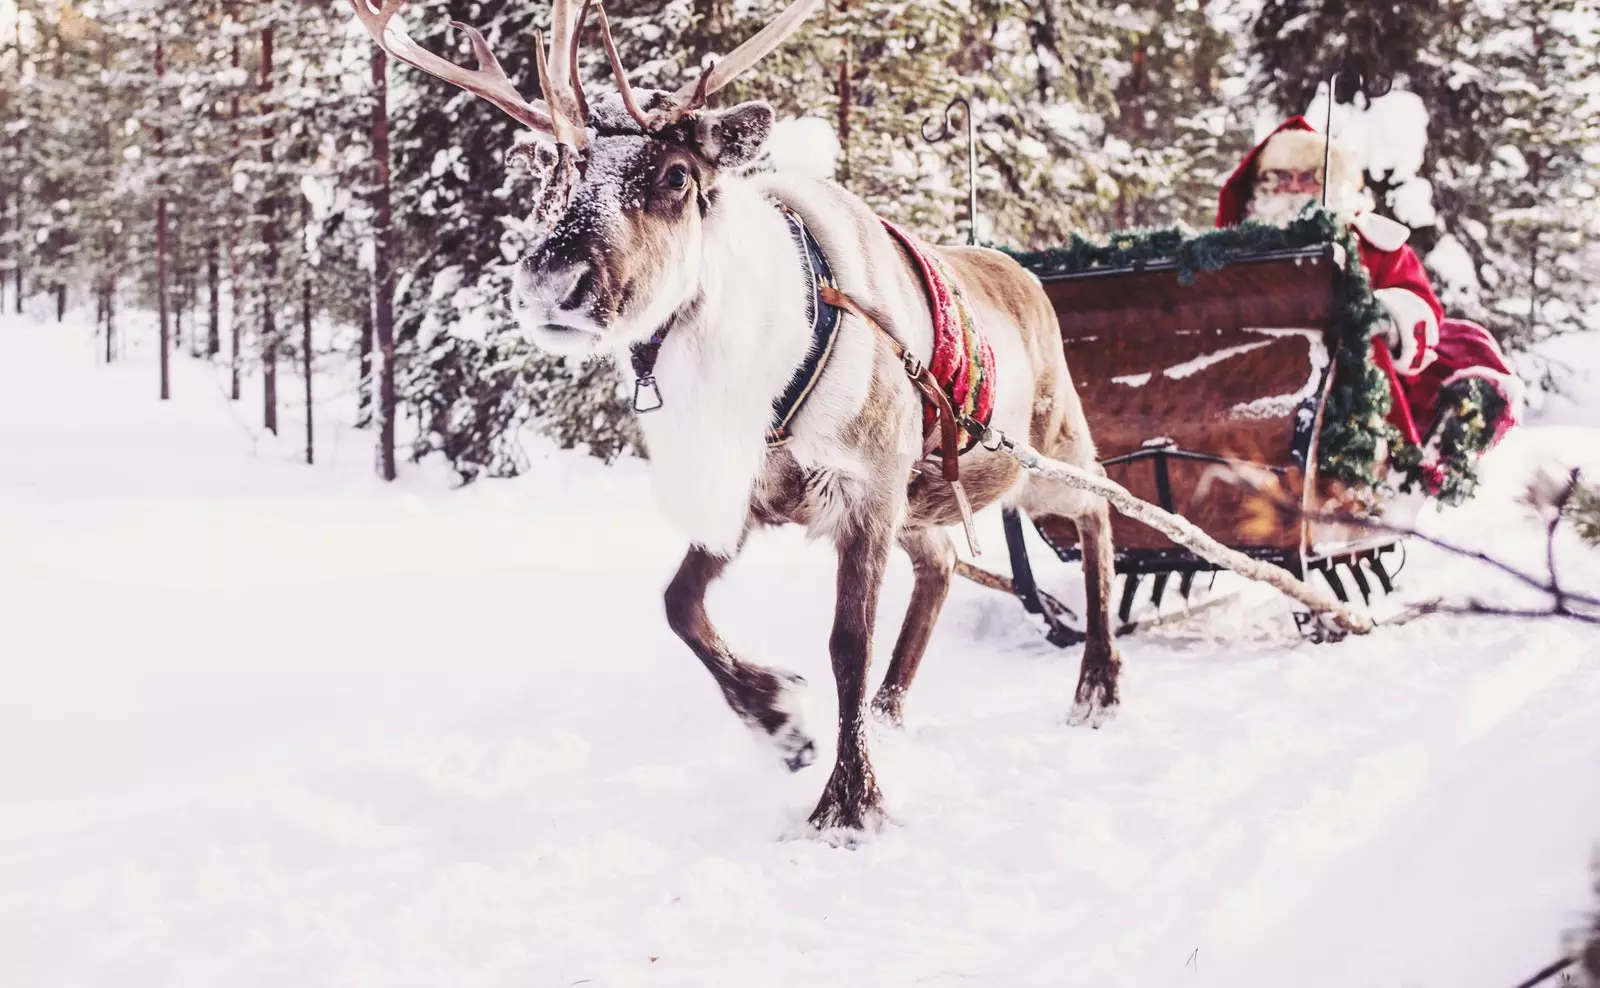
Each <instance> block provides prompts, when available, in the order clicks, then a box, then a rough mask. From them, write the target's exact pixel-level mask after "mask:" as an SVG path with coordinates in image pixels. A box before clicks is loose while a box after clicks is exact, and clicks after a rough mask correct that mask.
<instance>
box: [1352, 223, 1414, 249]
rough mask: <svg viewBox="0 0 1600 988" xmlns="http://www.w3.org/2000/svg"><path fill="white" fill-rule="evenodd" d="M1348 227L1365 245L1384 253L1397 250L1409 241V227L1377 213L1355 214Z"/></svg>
mask: <svg viewBox="0 0 1600 988" xmlns="http://www.w3.org/2000/svg"><path fill="white" fill-rule="evenodd" d="M1350 225H1351V226H1353V227H1355V228H1356V232H1357V233H1359V234H1361V236H1362V238H1363V239H1364V240H1366V242H1367V243H1369V244H1371V245H1372V246H1374V247H1376V248H1378V249H1379V250H1381V251H1384V252H1386V253H1387V252H1388V251H1391V250H1399V249H1400V248H1402V247H1404V246H1405V245H1406V241H1407V240H1410V239H1411V228H1410V227H1409V226H1406V225H1405V224H1404V223H1399V222H1396V221H1395V220H1391V219H1390V218H1389V217H1387V216H1379V215H1378V214H1377V213H1357V214H1356V215H1355V216H1353V217H1351V218H1350Z"/></svg>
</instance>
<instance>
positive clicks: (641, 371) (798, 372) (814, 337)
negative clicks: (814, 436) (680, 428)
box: [629, 202, 843, 447]
mask: <svg viewBox="0 0 1600 988" xmlns="http://www.w3.org/2000/svg"><path fill="white" fill-rule="evenodd" d="M773 205H775V206H777V207H778V210H779V212H781V213H783V218H784V219H785V220H786V221H787V222H788V224H789V235H790V236H791V237H792V238H794V243H795V247H796V248H797V249H798V250H799V251H800V253H801V255H802V256H804V257H805V259H806V276H807V282H806V284H807V287H806V321H807V322H809V323H811V346H809V347H807V348H806V356H805V359H804V360H802V361H800V366H799V367H797V368H795V372H794V376H793V377H791V378H790V379H789V386H788V387H786V388H784V389H783V394H781V395H779V396H778V397H777V398H776V399H774V401H773V402H772V420H771V422H769V423H768V425H767V445H768V446H769V447H778V446H782V445H783V444H785V443H787V442H788V441H789V440H790V439H791V438H792V433H791V432H790V431H789V427H790V425H792V424H793V422H794V418H795V416H796V415H798V414H800V409H801V408H802V407H804V406H805V403H806V399H807V398H810V397H811V392H812V391H813V390H815V389H816V386H817V382H818V381H820V380H822V371H823V369H824V368H825V367H826V366H827V364H828V358H829V357H831V356H833V345H834V343H835V342H837V340H838V339H839V326H840V324H841V323H842V322H843V320H842V319H841V318H840V317H839V307H838V306H836V305H831V304H829V303H828V302H826V301H824V300H823V297H822V293H823V291H824V290H825V289H832V290H837V289H838V285H837V283H835V281H834V280H833V268H832V267H830V266H829V265H828V258H827V255H825V254H823V252H822V245H821V244H819V243H817V238H816V237H814V236H812V235H811V231H810V230H809V229H807V228H806V224H805V221H804V220H802V219H801V218H800V214H798V213H796V212H795V211H794V210H793V209H790V208H789V207H788V206H787V205H785V204H783V203H781V202H779V203H774V204H773ZM676 322H677V320H676V319H669V320H668V321H667V322H666V324H665V325H663V326H662V327H661V328H660V329H658V330H656V331H655V332H654V333H652V334H651V335H650V338H649V339H648V340H646V341H645V342H643V343H635V344H634V345H633V346H632V347H631V348H630V352H629V355H630V358H631V361H632V363H633V373H634V377H635V380H634V384H633V410H634V411H635V412H640V413H643V412H653V411H655V410H656V409H658V408H660V407H661V404H662V398H661V386H660V385H659V384H657V383H656V375H655V368H656V360H657V359H658V358H659V357H660V356H661V345H662V344H663V343H665V342H666V341H667V335H668V334H669V333H670V332H671V330H672V327H673V325H674V324H675V323H676ZM647 391H648V392H649V402H648V403H646V400H645V399H646V392H647Z"/></svg>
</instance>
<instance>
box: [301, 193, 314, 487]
mask: <svg viewBox="0 0 1600 988" xmlns="http://www.w3.org/2000/svg"><path fill="white" fill-rule="evenodd" d="M310 221H311V220H310V205H309V204H308V203H307V202H306V201H305V200H304V199H302V200H300V224H301V226H302V227H304V226H305V225H306V224H307V223H309V222H310ZM300 263H301V270H300V368H301V372H302V376H303V377H304V378H305V384H306V463H307V464H308V465H309V464H313V463H315V462H317V457H316V448H317V445H316V430H315V428H314V427H313V424H312V401H311V269H310V266H309V265H307V264H306V262H305V259H304V258H302V259H301V262H300Z"/></svg>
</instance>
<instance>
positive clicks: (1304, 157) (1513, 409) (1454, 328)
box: [1217, 117, 1522, 444]
mask: <svg viewBox="0 0 1600 988" xmlns="http://www.w3.org/2000/svg"><path fill="white" fill-rule="evenodd" d="M1324 156H1326V165H1327V175H1326V177H1324V175H1323V167H1324ZM1324 186H1326V202H1327V208H1328V209H1329V211H1331V212H1332V213H1333V215H1334V217H1335V218H1336V219H1337V220H1338V221H1339V222H1341V223H1343V224H1345V225H1347V226H1349V227H1350V228H1351V229H1353V230H1354V231H1355V233H1356V235H1357V238H1358V240H1359V243H1360V250H1361V263H1362V266H1363V267H1365V268H1366V270H1367V275H1368V277H1369V278H1370V279H1371V282H1372V292H1373V295H1374V296H1375V297H1376V298H1377V301H1378V303H1379V305H1380V306H1382V309H1383V312H1384V315H1385V317H1386V319H1385V325H1384V327H1383V329H1382V331H1381V332H1380V334H1379V336H1377V337H1375V339H1374V346H1373V356H1374V359H1375V360H1376V361H1377V363H1378V365H1379V366H1380V367H1382V368H1383V370H1384V372H1385V373H1386V374H1387V375H1388V377H1389V380H1390V383H1391V385H1392V386H1393V390H1394V394H1395V398H1396V401H1395V403H1394V405H1395V409H1394V415H1393V422H1394V424H1395V426H1396V427H1397V428H1399V430H1400V432H1401V434H1402V435H1403V436H1404V437H1405V438H1406V440H1407V441H1409V442H1411V443H1413V444H1420V443H1421V441H1422V438H1423V437H1422V436H1419V434H1418V428H1417V426H1418V424H1421V425H1422V427H1423V429H1424V430H1427V431H1432V426H1433V425H1434V423H1435V421H1436V419H1437V412H1438V406H1439V396H1440V390H1441V389H1442V388H1444V387H1445V386H1447V385H1450V384H1454V383H1456V382H1457V381H1460V380H1461V379H1463V378H1466V377H1481V378H1484V379H1485V380H1487V381H1489V382H1490V383H1491V384H1492V385H1493V386H1494V388H1495V389H1496V390H1497V391H1498V392H1499V393H1500V394H1501V396H1502V397H1504V398H1505V399H1506V404H1507V413H1506V414H1505V415H1504V416H1502V417H1501V421H1499V422H1497V423H1495V439H1496V440H1498V439H1499V437H1500V435H1501V434H1503V433H1504V431H1505V430H1506V429H1508V428H1510V426H1511V425H1512V424H1514V423H1515V421H1516V420H1517V418H1518V417H1519V415H1520V408H1521V401H1522V382H1521V381H1520V380H1518V379H1517V377H1516V376H1515V375H1514V374H1512V373H1511V370H1510V368H1509V367H1508V366H1507V364H1506V360H1505V356H1504V355H1503V354H1502V353H1501V352H1500V347H1499V345H1498V344H1496V343H1495V341H1494V338H1493V337H1492V336H1490V335H1489V333H1488V331H1487V330H1485V329H1484V328H1483V327H1481V326H1478V325H1477V324H1475V323H1470V322H1465V321H1462V320H1453V319H1446V318H1445V316H1444V308H1443V307H1442V306H1441V305H1440V304H1439V299H1438V297H1437V296H1435V295H1434V293H1433V288H1432V287H1431V286H1430V285H1429V284H1428V275H1427V272H1426V271H1425V270H1423V267H1422V261H1421V260H1419V259H1418V257H1417V254H1416V252H1415V251H1413V250H1412V249H1411V248H1410V247H1409V246H1407V244H1406V241H1407V240H1408V239H1410V236H1411V230H1410V229H1409V228H1408V227H1406V226H1405V225H1404V224H1401V223H1397V222H1396V221H1394V220H1392V219H1389V218H1388V217H1386V216H1379V215H1378V214H1377V213H1373V212H1370V211H1369V210H1368V206H1369V205H1370V203H1369V201H1368V198H1367V194H1366V192H1365V190H1364V188H1363V182H1362V168H1361V163H1360V161H1359V159H1358V158H1357V156H1356V154H1355V153H1354V151H1353V150H1352V149H1351V148H1350V147H1348V146H1346V145H1344V144H1343V143H1342V142H1340V141H1337V140H1335V141H1334V142H1333V143H1332V146H1331V147H1330V146H1329V144H1328V142H1327V141H1326V140H1325V139H1324V138H1323V136H1322V135H1321V134H1319V133H1317V131H1316V130H1314V129H1313V128H1312V126H1311V124H1309V123H1308V122H1307V121H1306V119H1305V118H1304V117H1294V118H1293V119H1291V120H1287V121H1285V122H1284V123H1283V124H1281V125H1280V126H1279V127H1278V129H1276V130H1274V131H1273V132H1272V133H1271V134H1270V135H1268V136H1267V139H1266V140H1264V141H1262V142H1261V143H1260V144H1258V145H1256V146H1255V147H1254V148H1252V149H1251V150H1250V153H1249V154H1247V155H1245V158H1244V160H1243V161H1242V162H1240V163H1239V167H1238V168H1236V169H1234V172H1233V174H1232V175H1231V176H1229V178H1228V181H1227V183H1226V184H1224V185H1223V187H1222V195H1221V198H1220V200H1219V201H1218V204H1217V226H1219V227H1223V226H1232V225H1234V224H1236V223H1239V222H1241V221H1244V220H1256V221H1258V222H1262V223H1272V224H1284V223H1287V222H1288V221H1290V220H1292V219H1294V218H1295V217H1297V216H1298V215H1300V213H1301V211H1302V210H1304V209H1305V208H1306V206H1307V205H1309V204H1310V203H1312V202H1320V201H1322V200H1323V194H1324Z"/></svg>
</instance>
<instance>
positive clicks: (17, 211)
mask: <svg viewBox="0 0 1600 988" xmlns="http://www.w3.org/2000/svg"><path fill="white" fill-rule="evenodd" d="M11 27H12V32H13V33H12V45H13V49H12V50H13V51H14V52H15V53H16V63H15V65H14V66H13V67H14V68H15V69H16V73H17V91H18V92H22V8H21V6H20V5H15V6H13V8H12V17H11ZM15 140H17V141H19V142H20V141H21V140H22V136H21V135H18V136H17V137H16V138H15ZM16 178H17V184H16V185H15V186H13V187H12V190H11V194H12V200H11V201H12V212H11V225H12V228H13V229H14V230H15V231H16V234H17V239H16V247H15V248H14V249H13V250H12V252H11V254H12V264H13V266H12V269H11V270H12V273H13V275H14V276H15V282H14V284H15V289H16V291H15V296H16V306H17V309H16V311H17V315H19V316H20V315H22V245H23V230H22V225H23V224H22V176H21V175H18V176H17V177H16Z"/></svg>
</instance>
